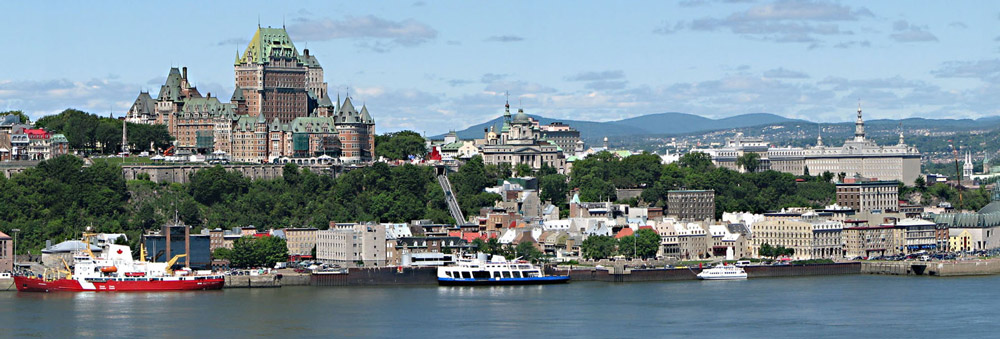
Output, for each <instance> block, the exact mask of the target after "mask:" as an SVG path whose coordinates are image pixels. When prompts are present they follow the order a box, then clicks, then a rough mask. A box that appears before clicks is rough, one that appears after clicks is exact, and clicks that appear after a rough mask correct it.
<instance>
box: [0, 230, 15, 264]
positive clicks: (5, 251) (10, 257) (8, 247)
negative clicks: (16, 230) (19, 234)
mask: <svg viewBox="0 0 1000 339" xmlns="http://www.w3.org/2000/svg"><path fill="white" fill-rule="evenodd" d="M13 270H14V238H11V237H10V236H9V235H6V234H4V233H3V232H0V272H10V271H13Z"/></svg>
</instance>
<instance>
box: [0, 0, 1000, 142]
mask: <svg viewBox="0 0 1000 339" xmlns="http://www.w3.org/2000/svg"><path fill="white" fill-rule="evenodd" d="M0 12H3V13H6V14H7V15H5V16H4V17H5V18H4V23H3V25H4V26H5V27H6V30H5V31H6V32H7V33H6V34H4V35H3V36H2V37H0V43H2V46H3V53H0V65H3V66H0V111H6V110H22V111H24V112H25V113H27V114H28V115H29V116H31V117H32V118H34V119H37V118H39V117H41V116H44V115H49V114H56V113H58V112H60V111H62V110H64V109H66V108H76V109H81V110H84V111H88V112H92V113H97V114H101V115H108V114H113V115H114V116H120V115H122V114H124V113H125V112H126V111H127V110H128V107H129V106H130V105H131V103H132V102H133V101H134V100H135V98H136V96H137V95H138V93H139V91H141V90H146V91H149V92H151V93H152V94H153V95H154V96H155V95H156V93H157V92H158V91H159V87H160V85H162V84H163V81H164V80H165V78H166V75H167V72H168V71H169V69H170V67H181V66H186V67H188V77H189V79H190V81H191V82H192V83H194V84H195V85H196V86H197V87H198V89H199V91H200V92H201V93H202V94H205V93H206V92H211V93H212V94H213V95H217V96H219V97H222V98H224V99H228V97H229V96H230V95H231V94H232V91H233V87H234V80H233V60H234V59H235V56H236V54H237V52H242V51H243V50H244V49H245V48H246V44H247V43H248V41H249V39H250V38H251V37H252V36H253V34H254V32H255V30H256V29H257V25H258V22H259V24H260V25H261V26H264V27H267V26H270V27H281V26H283V25H284V27H286V28H287V30H288V32H289V35H290V36H291V37H292V39H293V41H294V43H295V46H296V47H297V48H298V49H299V51H300V52H301V51H302V49H304V48H306V47H308V48H309V50H310V54H313V55H316V56H317V58H318V59H319V62H320V63H321V64H322V66H323V68H324V72H325V76H326V81H327V82H328V83H329V91H330V93H331V96H335V95H336V94H337V93H340V95H341V96H344V95H347V93H349V94H350V96H351V98H352V100H354V102H355V103H356V104H359V103H364V104H367V105H368V109H369V111H370V112H371V113H372V116H373V117H374V118H375V120H376V122H377V126H376V129H377V132H378V133H383V132H392V131H398V130H404V129H409V130H414V131H417V132H420V133H426V134H428V135H432V134H439V133H444V132H447V131H448V130H460V129H464V128H466V127H468V126H470V125H473V124H477V123H481V122H484V121H486V120H489V119H491V118H495V117H497V116H498V115H500V114H502V112H503V106H504V100H505V98H506V96H505V94H504V93H505V92H509V93H510V103H511V107H513V108H518V107H521V108H523V109H524V110H525V112H526V113H529V114H534V115H540V116H544V117H549V118H555V119H576V120H592V121H610V120H618V119H623V118H628V117H634V116H639V115H644V114H652V113H662V112H684V113H691V114H697V115H701V116H705V117H709V118H722V117H727V116H733V115H738V114H744V113H757V112H767V113H774V114H778V115H782V116H785V117H789V118H799V119H806V120H810V121H816V122H843V121H852V120H853V118H854V114H855V113H854V111H855V110H856V108H857V105H858V102H859V100H860V102H861V104H862V105H863V108H864V112H865V118H866V120H869V119H896V118H906V117H924V118H979V117H984V116H994V115H1000V56H998V53H1000V2H997V1H856V2H855V1H820V0H815V1H776V2H768V1H733V0H729V1H710V0H684V1H676V2H674V1H671V2H668V1H650V2H643V1H634V2H633V1H630V2H614V1H523V2H522V1H488V2H487V1H412V0H411V1H316V2H311V1H285V2H255V1H240V2H221V1H197V2H194V1H191V2H188V1H171V2H132V1H129V2H124V1H122V2H116V1H96V2H48V1H7V2H0Z"/></svg>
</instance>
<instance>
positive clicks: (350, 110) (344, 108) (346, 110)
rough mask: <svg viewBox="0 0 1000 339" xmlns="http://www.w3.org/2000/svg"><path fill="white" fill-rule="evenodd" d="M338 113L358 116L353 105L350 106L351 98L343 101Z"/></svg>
mask: <svg viewBox="0 0 1000 339" xmlns="http://www.w3.org/2000/svg"><path fill="white" fill-rule="evenodd" d="M340 113H343V114H347V115H355V114H358V111H356V110H354V105H353V104H351V97H347V98H346V99H344V104H343V105H341V106H340Z"/></svg>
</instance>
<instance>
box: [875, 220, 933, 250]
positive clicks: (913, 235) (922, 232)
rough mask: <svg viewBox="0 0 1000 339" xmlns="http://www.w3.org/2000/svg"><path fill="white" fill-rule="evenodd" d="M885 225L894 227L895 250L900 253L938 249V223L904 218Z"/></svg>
mask: <svg viewBox="0 0 1000 339" xmlns="http://www.w3.org/2000/svg"><path fill="white" fill-rule="evenodd" d="M883 226H892V227H893V240H894V245H895V246H894V250H895V251H896V253H899V254H910V253H914V252H919V251H934V250H936V249H937V236H936V228H937V225H936V224H935V223H934V222H933V221H927V220H923V219H902V220H896V221H895V222H894V223H892V224H885V225H883Z"/></svg>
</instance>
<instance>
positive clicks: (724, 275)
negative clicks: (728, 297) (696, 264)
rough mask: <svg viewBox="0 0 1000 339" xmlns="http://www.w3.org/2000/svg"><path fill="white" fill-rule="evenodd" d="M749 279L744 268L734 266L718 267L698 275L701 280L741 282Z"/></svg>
mask: <svg viewBox="0 0 1000 339" xmlns="http://www.w3.org/2000/svg"><path fill="white" fill-rule="evenodd" d="M746 278H747V272H746V271H744V270H743V268H742V267H736V266H732V265H723V266H716V267H712V268H709V269H705V270H703V271H701V273H698V279H701V280H741V279H746Z"/></svg>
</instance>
